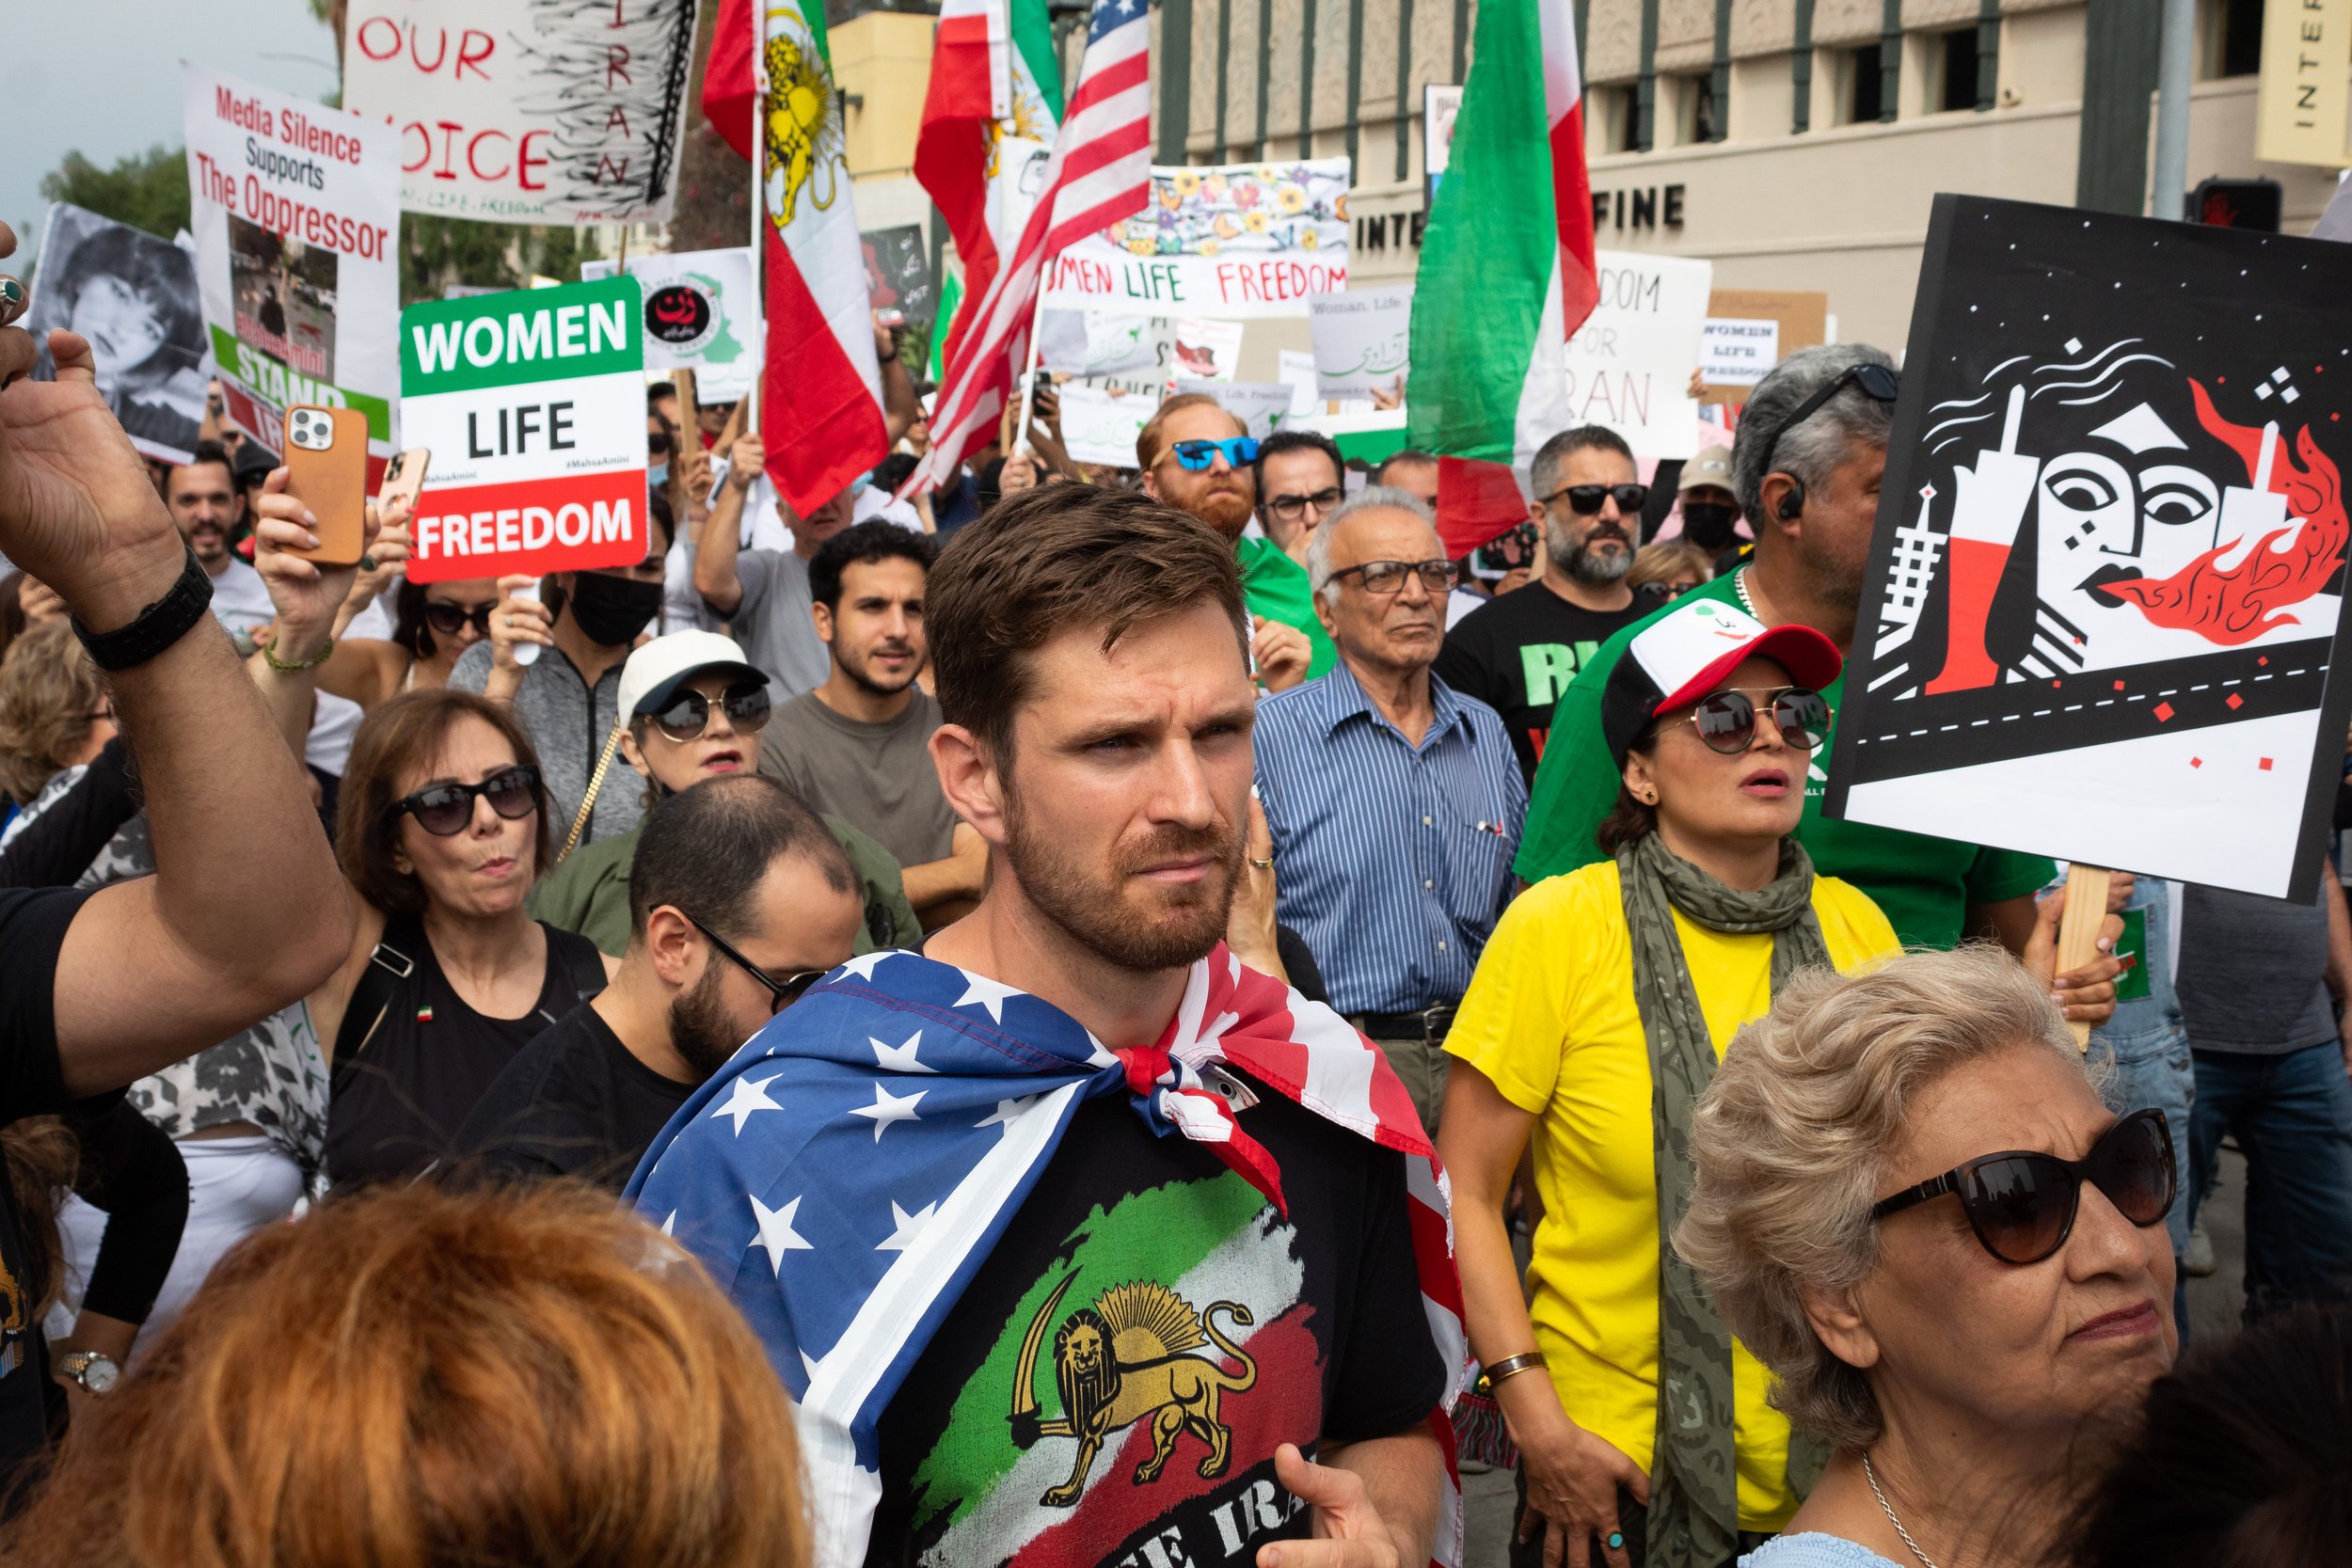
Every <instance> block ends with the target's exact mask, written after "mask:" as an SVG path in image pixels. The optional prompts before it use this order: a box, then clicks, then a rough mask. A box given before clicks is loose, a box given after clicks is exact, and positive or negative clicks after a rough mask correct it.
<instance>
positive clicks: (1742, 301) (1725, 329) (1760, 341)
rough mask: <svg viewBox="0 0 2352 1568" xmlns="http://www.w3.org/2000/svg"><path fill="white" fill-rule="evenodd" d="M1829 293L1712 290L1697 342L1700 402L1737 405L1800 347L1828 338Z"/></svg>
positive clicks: (1823, 341) (1786, 290)
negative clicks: (1703, 386)
mask: <svg viewBox="0 0 2352 1568" xmlns="http://www.w3.org/2000/svg"><path fill="white" fill-rule="evenodd" d="M1827 341H1830V340H1829V295H1827V294H1825V293H1807V292H1804V291H1802V290H1790V289H1716V290H1714V291H1712V292H1710V293H1708V296H1707V325H1706V330H1705V335H1704V337H1703V338H1702V339H1701V340H1700V348H1699V376H1700V379H1701V380H1703V381H1704V382H1705V383H1706V390H1705V392H1704V393H1703V394H1702V395H1701V397H1700V399H1699V401H1700V402H1702V403H1743V402H1745V401H1746V400H1747V395H1748V389H1749V388H1752V387H1754V386H1755V385H1756V383H1757V382H1759V381H1761V380H1763V379H1764V377H1765V376H1767V375H1768V374H1770V373H1771V372H1772V367H1773V366H1774V365H1777V364H1778V363H1780V362H1781V361H1782V360H1783V359H1786V358H1788V356H1790V355H1792V354H1794V353H1796V352H1797V350H1799V349H1801V348H1811V347H1813V346H1814V345H1815V344H1817V343H1825V342H1827Z"/></svg>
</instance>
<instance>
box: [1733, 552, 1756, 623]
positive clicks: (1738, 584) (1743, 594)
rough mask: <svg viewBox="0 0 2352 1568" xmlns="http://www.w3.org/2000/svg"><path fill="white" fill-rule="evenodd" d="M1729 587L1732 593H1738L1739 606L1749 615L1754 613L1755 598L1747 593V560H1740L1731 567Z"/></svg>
mask: <svg viewBox="0 0 2352 1568" xmlns="http://www.w3.org/2000/svg"><path fill="white" fill-rule="evenodd" d="M1731 589H1732V592H1733V593H1735V594H1739V595H1740V609H1742V610H1746V611H1747V612H1748V613H1749V614H1750V615H1756V600H1755V598H1754V597H1753V596H1751V595H1750V594H1749V593H1748V567H1747V562H1740V564H1739V566H1737V567H1736V568H1734V569H1733V571H1732V574H1731ZM1756 619H1758V620H1761V619H1763V617H1762V616H1756Z"/></svg>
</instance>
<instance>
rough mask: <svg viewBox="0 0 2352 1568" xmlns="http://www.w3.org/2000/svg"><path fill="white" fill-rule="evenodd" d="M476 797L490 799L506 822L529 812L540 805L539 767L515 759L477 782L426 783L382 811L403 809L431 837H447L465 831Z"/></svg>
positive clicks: (392, 812) (394, 813) (398, 813)
mask: <svg viewBox="0 0 2352 1568" xmlns="http://www.w3.org/2000/svg"><path fill="white" fill-rule="evenodd" d="M476 797H480V798H481V799H483V800H487V801H489V802H490V809H491V810H492V811H494V812H496V813H498V814H499V815H500V816H503V817H505V818H506V819H507V820H508V821H509V822H512V821H515V820H516V819H518V818H520V817H525V816H530V815H531V814H532V812H534V811H537V810H538V809H539V769H538V768H534V767H532V765H531V764H529V763H527V762H518V763H516V765H515V766H514V767H512V768H500V769H499V770H498V771H497V772H495V773H493V774H491V775H490V776H489V777H488V778H486V779H485V780H483V781H482V782H481V783H480V784H427V785H425V786H424V787H423V788H422V789H420V790H418V791H417V792H416V793H415V794H414V795H404V796H402V797H401V798H400V799H399V800H394V801H393V802H392V803H391V805H390V806H389V807H388V808H387V809H386V811H385V813H384V815H385V816H401V815H403V814H404V813H405V815H407V816H413V817H415V818H416V819H417V826H418V827H420V828H422V829H423V830H424V831H425V832H428V833H431V834H432V835H433V836H434V837H436V838H448V837H450V836H452V835H453V834H455V833H461V832H465V831H466V824H467V823H469V822H471V821H472V820H473V803H474V800H475V798H476Z"/></svg>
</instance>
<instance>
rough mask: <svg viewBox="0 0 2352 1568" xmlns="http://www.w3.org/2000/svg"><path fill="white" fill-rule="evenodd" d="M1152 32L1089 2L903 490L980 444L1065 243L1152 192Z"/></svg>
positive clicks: (946, 469)
mask: <svg viewBox="0 0 2352 1568" xmlns="http://www.w3.org/2000/svg"><path fill="white" fill-rule="evenodd" d="M1151 114H1152V24H1151V18H1150V12H1149V10H1148V8H1147V7H1146V5H1145V3H1144V0H1094V9H1093V11H1092V12H1091V14H1090V15H1089V18H1088V21H1087V49H1086V59H1085V62H1084V63H1083V64H1081V65H1080V66H1079V68H1078V85H1077V87H1076V88H1075V89H1074V90H1073V92H1072V93H1071V95H1070V105H1069V109H1068V112H1067V113H1066V114H1065V115H1064V117H1063V119H1062V125H1061V131H1060V134H1059V135H1057V136H1056V137H1055V138H1054V155H1053V158H1052V159H1051V160H1050V161H1049V162H1048V163H1047V164H1046V166H1045V191H1044V195H1043V196H1041V198H1039V199H1038V204H1037V206H1036V208H1035V210H1033V211H1032V212H1031V213H1030V214H1029V221H1028V223H1027V224H1026V225H1025V227H1024V228H1023V229H1022V230H1021V243H1020V244H1019V245H1016V246H1015V247H1014V248H1013V253H1012V260H1011V261H1009V263H1007V264H1006V265H1004V266H1002V267H1000V268H998V270H997V273H996V276H995V277H993V278H992V279H991V280H990V281H989V285H988V292H987V293H985V294H984V295H982V296H981V299H980V303H979V306H978V308H977V309H975V310H974V311H973V312H972V315H971V317H970V320H971V323H972V325H971V326H970V327H969V328H968V329H966V330H965V331H964V333H963V336H962V337H961V340H959V341H958V342H957V343H956V348H955V353H954V355H953V356H951V357H950V358H949V360H948V361H947V367H946V374H945V376H944V377H943V378H942V382H941V387H940V391H939V401H938V404H937V405H936V407H935V408H934V410H933V412H932V415H931V448H930V451H929V452H927V453H925V454H924V457H923V461H922V463H921V464H920V465H919V466H918V467H916V468H915V470H914V474H913V475H912V476H911V477H910V478H909V479H908V481H907V484H906V489H907V490H908V491H915V490H927V489H930V488H932V487H934V486H936V485H940V484H943V483H946V482H947V480H948V479H949V478H950V477H951V476H953V475H954V473H955V471H956V467H957V466H958V465H959V464H961V462H962V461H963V454H964V453H965V452H966V451H969V450H970V449H971V448H973V447H974V446H977V445H980V444H984V443H985V442H986V440H987V438H988V437H987V435H986V433H987V432H988V431H990V430H992V429H993V428H994V426H995V423H996V420H997V418H998V416H1000V415H1001V414H1003V412H1004V411H1005V403H1006V400H1007V399H1008V398H1009V396H1010V395H1011V391H1012V378H1013V372H1014V368H1015V367H1016V366H1019V365H1024V364H1026V363H1027V362H1028V355H1029V333H1030V330H1031V327H1032V325H1034V323H1033V319H1032V318H1033V312H1034V310H1035V308H1036V305H1037V291H1038V279H1039V278H1040V277H1041V276H1042V275H1043V273H1044V269H1045V263H1046V261H1048V260H1050V259H1051V258H1052V257H1054V256H1056V255H1057V254H1058V253H1060V252H1061V251H1062V250H1063V249H1065V248H1066V247H1068V246H1069V245H1071V244H1072V243H1073V242H1074V241H1077V240H1081V239H1084V238H1085V237H1086V236H1087V235H1089V234H1092V233H1096V232H1098V231H1099V230H1104V229H1106V228H1108V227H1110V225H1112V224H1114V223H1117V222H1119V221H1120V219H1122V218H1130V217H1133V216H1135V215H1136V214H1137V213H1139V212H1141V211H1143V209H1144V207H1145V206H1146V205H1147V204H1148V203H1149V202H1150V200H1151V196H1152V139H1151Z"/></svg>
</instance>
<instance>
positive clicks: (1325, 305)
mask: <svg viewBox="0 0 2352 1568" xmlns="http://www.w3.org/2000/svg"><path fill="white" fill-rule="evenodd" d="M1310 305H1311V310H1312V314H1311V316H1310V317H1309V318H1308V330H1309V332H1310V333H1311V334H1312V336H1313V339H1314V345H1315V393H1316V395H1317V396H1318V397H1321V398H1324V399H1327V400H1337V399H1362V400H1365V401H1369V400H1370V399H1371V397H1372V394H1373V393H1374V392H1375V391H1377V392H1381V393H1384V394H1386V395H1388V396H1391V397H1402V396H1404V394H1405V377H1406V372H1407V371H1408V370H1409V369H1410V361H1411V358H1412V354H1411V341H1412V329H1413V291H1412V288H1411V286H1410V285H1409V284H1408V285H1407V286H1406V287H1404V288H1401V289H1356V290H1352V291H1350V292H1349V293H1343V294H1317V295H1316V296H1315V297H1314V298H1313V300H1311V302H1310Z"/></svg>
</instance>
